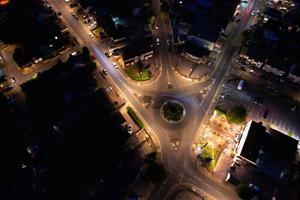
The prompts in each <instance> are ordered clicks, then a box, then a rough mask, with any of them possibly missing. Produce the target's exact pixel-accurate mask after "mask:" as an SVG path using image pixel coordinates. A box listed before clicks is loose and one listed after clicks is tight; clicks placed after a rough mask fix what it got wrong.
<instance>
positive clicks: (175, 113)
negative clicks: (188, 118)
mask: <svg viewBox="0 0 300 200" xmlns="http://www.w3.org/2000/svg"><path fill="white" fill-rule="evenodd" d="M160 115H161V117H162V118H163V120H164V121H166V122H168V123H172V124H174V123H179V122H181V121H182V120H183V119H184V117H185V115H186V111H185V107H184V106H183V104H182V103H180V102H178V101H175V100H170V101H167V102H165V103H164V104H162V106H161V107H160Z"/></svg>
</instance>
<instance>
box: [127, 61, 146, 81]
mask: <svg viewBox="0 0 300 200" xmlns="http://www.w3.org/2000/svg"><path fill="white" fill-rule="evenodd" d="M125 72H126V74H127V75H128V76H129V77H130V78H131V79H132V80H135V81H147V80H149V79H150V78H151V77H150V73H149V70H148V69H146V67H145V66H144V65H143V64H142V63H136V64H134V65H132V66H130V67H126V69H125Z"/></svg>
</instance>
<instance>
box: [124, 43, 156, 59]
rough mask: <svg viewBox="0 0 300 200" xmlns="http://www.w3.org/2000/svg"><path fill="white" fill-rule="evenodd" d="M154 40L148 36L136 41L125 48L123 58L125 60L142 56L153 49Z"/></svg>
mask: <svg viewBox="0 0 300 200" xmlns="http://www.w3.org/2000/svg"><path fill="white" fill-rule="evenodd" d="M151 45H152V40H151V38H146V39H144V40H141V41H139V42H134V43H132V44H130V45H127V46H125V47H124V48H123V59H124V61H126V60H129V59H132V58H134V57H136V56H141V55H142V54H145V53H148V52H151V51H152V48H151Z"/></svg>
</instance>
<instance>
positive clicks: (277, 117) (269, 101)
mask: <svg viewBox="0 0 300 200" xmlns="http://www.w3.org/2000/svg"><path fill="white" fill-rule="evenodd" d="M237 84H238V82H237V81H235V82H231V83H228V84H227V85H226V87H225V89H224V91H223V93H222V95H223V97H224V98H220V102H219V105H220V106H222V107H229V106H230V105H234V104H235V105H236V104H237V105H243V106H244V107H245V108H246V109H247V111H248V120H250V119H252V120H254V121H264V122H265V123H267V124H269V126H270V127H272V128H274V129H277V130H279V131H281V132H283V133H285V134H288V135H290V136H292V137H293V138H295V139H297V140H299V139H300V124H299V118H300V112H299V108H296V109H294V108H295V107H294V105H292V104H290V103H288V102H285V101H283V100H281V99H278V98H276V97H274V96H270V95H268V94H265V93H262V92H261V91H259V90H258V89H257V88H256V87H255V85H253V84H251V83H249V82H246V83H245V86H244V87H243V89H242V90H238V89H237ZM257 97H260V102H257V101H256V100H257Z"/></svg>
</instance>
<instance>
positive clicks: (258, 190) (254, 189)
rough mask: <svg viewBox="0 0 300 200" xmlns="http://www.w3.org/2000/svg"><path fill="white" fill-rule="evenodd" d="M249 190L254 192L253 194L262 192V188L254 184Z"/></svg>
mask: <svg viewBox="0 0 300 200" xmlns="http://www.w3.org/2000/svg"><path fill="white" fill-rule="evenodd" d="M249 188H250V189H251V190H253V192H255V193H259V192H260V188H259V187H258V186H257V185H255V184H253V183H249Z"/></svg>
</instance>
